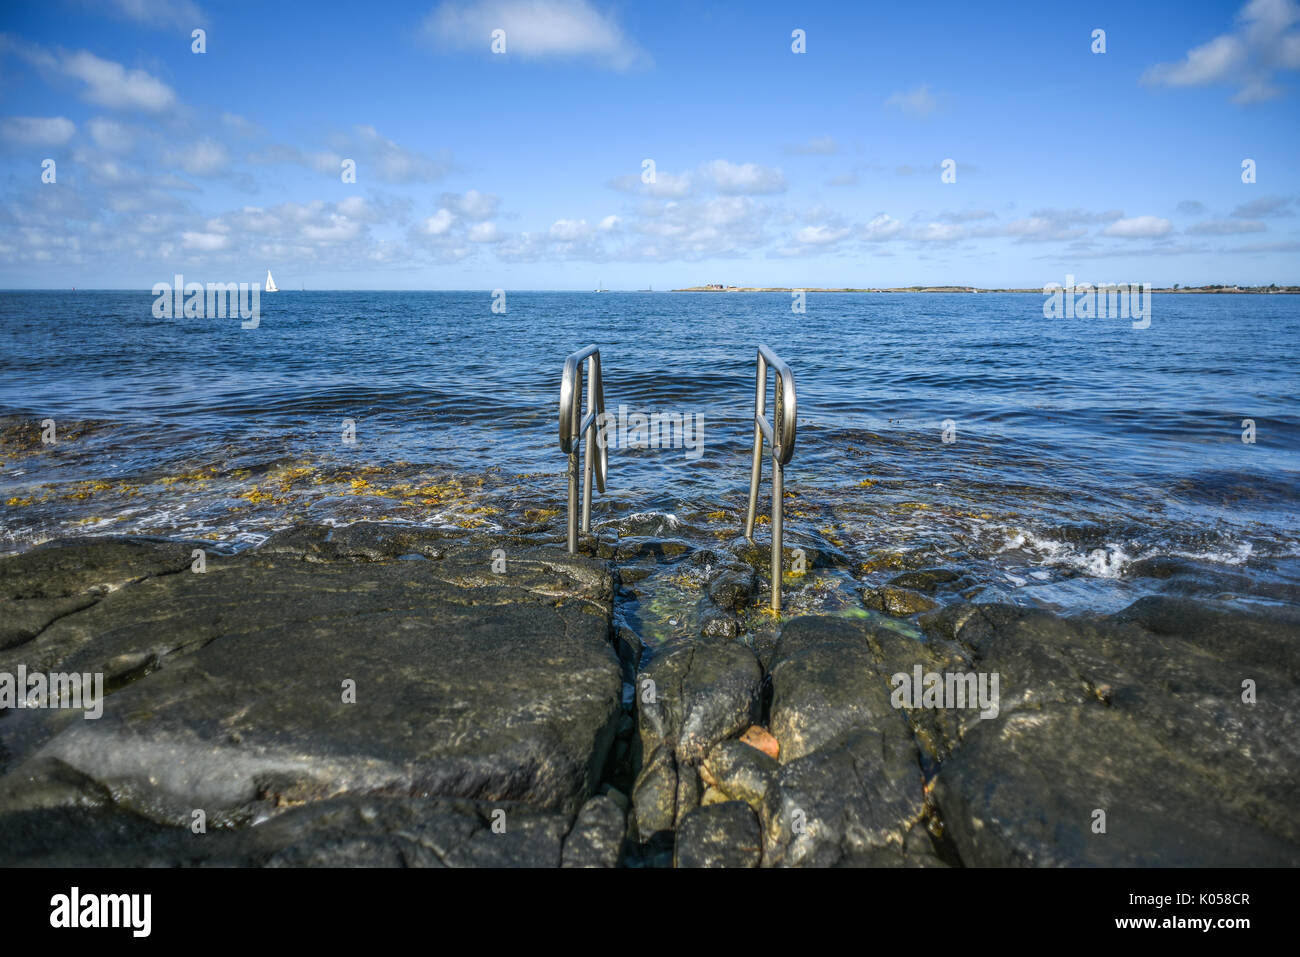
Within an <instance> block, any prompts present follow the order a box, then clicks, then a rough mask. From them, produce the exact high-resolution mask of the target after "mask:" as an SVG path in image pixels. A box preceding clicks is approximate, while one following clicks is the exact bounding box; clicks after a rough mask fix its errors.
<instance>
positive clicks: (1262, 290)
mask: <svg viewBox="0 0 1300 957" xmlns="http://www.w3.org/2000/svg"><path fill="white" fill-rule="evenodd" d="M1151 291H1152V292H1160V293H1178V294H1186V293H1190V294H1215V293H1251V294H1258V295H1266V294H1273V293H1284V294H1286V293H1289V294H1292V295H1294V294H1296V293H1300V286H1279V285H1277V284H1276V283H1274V284H1273V285H1269V286H1224V285H1210V286H1182V285H1174V286H1158V287H1156V288H1154V289H1152V290H1151ZM673 292H964V293H968V294H969V293H987V292H1025V293H1029V292H1032V293H1034V294H1035V295H1039V296H1041V295H1042V294H1043V290H1042V289H980V288H977V287H975V286H890V287H880V288H875V287H872V288H863V289H855V288H849V287H844V288H838V289H830V288H820V289H819V288H813V287H811V286H723V285H720V284H714V285H708V286H688V287H686V288H685V289H674V290H673Z"/></svg>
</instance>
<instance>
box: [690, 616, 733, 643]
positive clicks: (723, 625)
mask: <svg viewBox="0 0 1300 957" xmlns="http://www.w3.org/2000/svg"><path fill="white" fill-rule="evenodd" d="M700 634H702V635H704V636H705V637H706V638H735V637H736V636H737V635H738V634H740V623H739V622H738V621H736V619H735V618H733V617H731V616H730V615H718V614H713V615H709V616H708V617H707V618H705V619H704V624H703V625H701V626H700Z"/></svg>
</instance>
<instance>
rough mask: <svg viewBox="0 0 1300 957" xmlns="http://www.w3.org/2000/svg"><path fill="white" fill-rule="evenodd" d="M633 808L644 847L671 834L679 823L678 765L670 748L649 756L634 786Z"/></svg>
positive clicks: (657, 749) (664, 748)
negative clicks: (654, 839) (657, 838)
mask: <svg viewBox="0 0 1300 957" xmlns="http://www.w3.org/2000/svg"><path fill="white" fill-rule="evenodd" d="M632 807H633V809H634V810H635V813H636V826H637V833H638V835H639V838H640V841H641V843H642V844H645V843H647V842H648V841H649V840H650V839H651V838H652V837H654V835H655V834H658V833H660V832H662V831H671V830H672V828H673V825H674V824H675V823H676V821H677V762H676V761H675V760H674V759H673V753H672V750H671V748H669V747H667V746H666V745H665V746H660V747H658V748H656V749H655V750H653V751H652V752H651V753H650V756H649V758H648V759H647V760H646V762H645V766H644V767H642V769H641V773H640V774H639V775H637V779H636V783H635V784H634V785H633V786H632Z"/></svg>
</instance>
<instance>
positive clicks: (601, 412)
mask: <svg viewBox="0 0 1300 957" xmlns="http://www.w3.org/2000/svg"><path fill="white" fill-rule="evenodd" d="M584 360H585V361H586V363H587V375H586V377H585V378H586V394H587V411H586V413H585V414H584V413H583V410H582V396H583V391H584V390H583V379H584V376H583V373H582V363H583V361H584ZM605 429H606V416H605V385H604V382H603V380H602V379H601V374H600V349H599V347H597V346H594V345H593V346H587V347H586V348H585V349H579V350H578V351H576V352H573V353H570V354H569V356H568V358H566V359H565V360H564V374H563V376H562V377H561V378H560V449H561V450H562V451H563V452H564V453H565V454H567V455H568V456H569V467H568V478H569V519H568V549H569V554H574V553H575V552H577V550H578V453H579V449H580V447H581V445H582V440H583V439H584V438H585V439H586V446H587V448H586V454H585V456H584V459H583V466H582V532H583V534H590V532H591V483H592V478H593V475H594V478H595V480H596V486H597V488H598V489H599V490H600V493H601V494H602V495H604V494H605V475H606V473H607V471H608V468H609V452H608V449H607V445H608V442H607V441H606V438H605Z"/></svg>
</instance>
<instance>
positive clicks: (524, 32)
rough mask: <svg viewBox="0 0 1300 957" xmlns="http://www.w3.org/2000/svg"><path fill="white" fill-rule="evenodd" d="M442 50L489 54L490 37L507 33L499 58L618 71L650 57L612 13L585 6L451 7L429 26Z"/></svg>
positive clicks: (484, 1)
mask: <svg viewBox="0 0 1300 957" xmlns="http://www.w3.org/2000/svg"><path fill="white" fill-rule="evenodd" d="M424 27H425V31H426V33H427V34H429V35H430V36H431V37H433V38H434V40H435V41H436V42H438V43H439V44H440V45H442V46H446V47H454V48H459V49H466V50H481V51H482V52H483V53H485V54H486V53H489V51H490V49H491V43H492V31H493V30H504V31H505V39H506V52H505V54H504V55H503V56H502V57H501V58H502V59H506V60H508V59H509V58H510V57H511V56H518V57H522V58H525V59H547V58H562V59H563V58H573V59H585V60H589V61H592V62H595V63H597V64H599V65H602V66H606V67H609V68H611V69H615V70H628V69H632V68H633V67H638V66H642V65H645V64H647V63H648V62H649V56H648V55H647V54H646V53H645V52H644V51H643V50H641V49H640V48H639V47H637V45H636V44H635V43H633V42H632V41H631V40H630V39H629V38H628V37H627V35H626V34H625V33H624V32H623V28H622V27H621V26H619V24H618V22H617V21H616V20H615V19H614V16H613V14H612V13H602V12H601V11H600V10H598V9H596V7H595V6H593V5H592V4H590V3H588V2H587V0H479V2H447V3H443V4H442V5H441V6H439V7H438V8H437V9H436V10H434V11H433V12H432V13H431V14H429V17H428V18H427V19H426V20H425V24H424Z"/></svg>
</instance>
